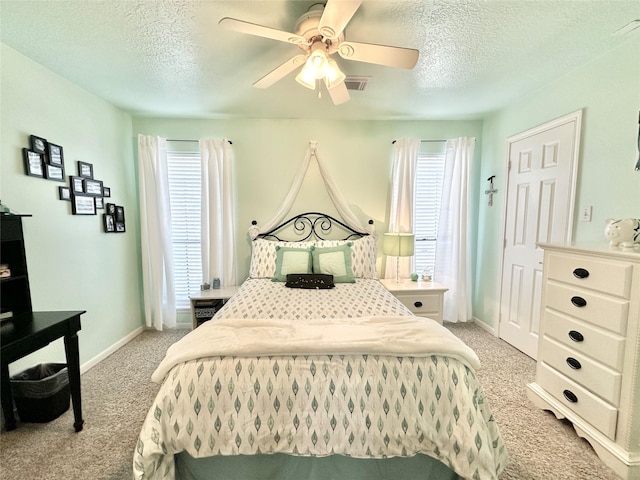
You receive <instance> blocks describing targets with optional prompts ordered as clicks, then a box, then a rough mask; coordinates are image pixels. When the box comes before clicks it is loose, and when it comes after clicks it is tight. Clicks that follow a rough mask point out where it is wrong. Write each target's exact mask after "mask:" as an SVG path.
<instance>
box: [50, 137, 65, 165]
mask: <svg viewBox="0 0 640 480" xmlns="http://www.w3.org/2000/svg"><path fill="white" fill-rule="evenodd" d="M48 145H49V164H51V165H55V166H57V167H62V168H63V169H64V156H63V154H62V147H61V146H60V145H56V144H55V143H49V144H48Z"/></svg>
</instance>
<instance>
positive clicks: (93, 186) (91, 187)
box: [83, 178, 102, 197]
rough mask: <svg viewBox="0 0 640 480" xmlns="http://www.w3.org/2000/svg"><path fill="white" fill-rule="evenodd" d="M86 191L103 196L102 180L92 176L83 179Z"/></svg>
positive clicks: (89, 193)
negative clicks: (94, 178) (91, 177)
mask: <svg viewBox="0 0 640 480" xmlns="http://www.w3.org/2000/svg"><path fill="white" fill-rule="evenodd" d="M83 184H84V185H83V189H84V193H86V194H87V195H93V196H94V197H102V181H101V180H92V179H90V178H85V179H83Z"/></svg>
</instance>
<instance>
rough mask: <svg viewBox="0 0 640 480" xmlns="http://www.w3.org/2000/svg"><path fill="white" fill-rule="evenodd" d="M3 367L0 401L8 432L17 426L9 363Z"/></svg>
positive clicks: (0, 373)
mask: <svg viewBox="0 0 640 480" xmlns="http://www.w3.org/2000/svg"><path fill="white" fill-rule="evenodd" d="M1 368H2V371H1V372H0V375H1V376H2V378H1V381H0V382H1V383H0V397H1V399H0V401H1V402H2V413H3V414H4V428H5V430H6V431H7V432H8V431H10V430H14V429H15V428H16V417H15V415H14V414H13V396H12V395H11V379H10V377H9V365H7V364H5V363H3V364H2V366H1Z"/></svg>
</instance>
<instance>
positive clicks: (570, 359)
mask: <svg viewBox="0 0 640 480" xmlns="http://www.w3.org/2000/svg"><path fill="white" fill-rule="evenodd" d="M567 365H569V366H570V367H571V368H573V369H574V370H580V369H581V368H582V365H581V364H580V362H579V361H578V360H577V359H575V358H573V357H567Z"/></svg>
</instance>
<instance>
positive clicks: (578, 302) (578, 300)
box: [571, 297, 587, 308]
mask: <svg viewBox="0 0 640 480" xmlns="http://www.w3.org/2000/svg"><path fill="white" fill-rule="evenodd" d="M571 303H573V305H574V306H576V307H578V308H582V307H586V306H587V301H586V300H585V299H584V298H582V297H571Z"/></svg>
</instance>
